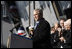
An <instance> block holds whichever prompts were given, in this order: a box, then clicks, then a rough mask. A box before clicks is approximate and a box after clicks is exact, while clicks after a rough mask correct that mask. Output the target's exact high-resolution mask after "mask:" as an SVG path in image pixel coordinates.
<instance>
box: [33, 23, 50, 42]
mask: <svg viewBox="0 0 72 49" xmlns="http://www.w3.org/2000/svg"><path fill="white" fill-rule="evenodd" d="M33 38H34V40H33V41H34V42H41V41H44V40H46V39H48V38H50V25H49V24H47V25H46V24H44V25H43V24H42V25H40V27H39V28H37V29H36V31H35V34H34V37H33Z"/></svg>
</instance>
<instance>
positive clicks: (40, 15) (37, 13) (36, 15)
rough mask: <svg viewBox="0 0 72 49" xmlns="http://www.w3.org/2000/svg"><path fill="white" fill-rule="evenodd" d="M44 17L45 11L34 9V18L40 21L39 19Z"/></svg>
mask: <svg viewBox="0 0 72 49" xmlns="http://www.w3.org/2000/svg"><path fill="white" fill-rule="evenodd" d="M41 18H43V11H42V10H41V9H35V10H34V19H35V21H38V20H39V19H41Z"/></svg>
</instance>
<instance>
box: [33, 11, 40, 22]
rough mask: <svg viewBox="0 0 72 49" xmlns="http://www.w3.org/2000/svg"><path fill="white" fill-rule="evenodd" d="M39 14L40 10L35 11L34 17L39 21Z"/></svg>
mask: <svg viewBox="0 0 72 49" xmlns="http://www.w3.org/2000/svg"><path fill="white" fill-rule="evenodd" d="M39 18H40V17H39V14H38V11H34V19H35V21H38V20H39Z"/></svg>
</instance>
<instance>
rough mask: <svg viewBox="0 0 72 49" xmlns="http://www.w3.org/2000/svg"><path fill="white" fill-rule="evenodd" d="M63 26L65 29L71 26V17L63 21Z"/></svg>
mask: <svg viewBox="0 0 72 49" xmlns="http://www.w3.org/2000/svg"><path fill="white" fill-rule="evenodd" d="M64 26H65V29H66V30H69V29H70V28H71V19H68V20H67V21H65V22H64Z"/></svg>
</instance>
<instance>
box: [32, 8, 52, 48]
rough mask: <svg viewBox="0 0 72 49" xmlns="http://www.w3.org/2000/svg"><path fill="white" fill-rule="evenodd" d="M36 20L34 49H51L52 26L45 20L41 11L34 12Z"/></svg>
mask: <svg viewBox="0 0 72 49" xmlns="http://www.w3.org/2000/svg"><path fill="white" fill-rule="evenodd" d="M34 19H35V21H36V25H35V27H34V31H33V48H51V42H50V39H51V37H50V24H49V23H48V22H47V21H46V20H45V19H44V18H43V11H42V10H41V9H35V10H34Z"/></svg>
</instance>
